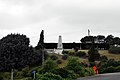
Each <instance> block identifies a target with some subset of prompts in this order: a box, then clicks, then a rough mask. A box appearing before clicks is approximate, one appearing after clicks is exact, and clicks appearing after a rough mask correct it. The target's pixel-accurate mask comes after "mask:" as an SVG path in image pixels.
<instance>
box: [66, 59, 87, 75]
mask: <svg viewBox="0 0 120 80" xmlns="http://www.w3.org/2000/svg"><path fill="white" fill-rule="evenodd" d="M65 67H66V69H68V70H72V71H74V72H75V73H76V74H79V75H80V76H81V74H84V71H85V67H84V66H83V65H81V64H80V63H79V61H78V58H72V57H71V58H70V59H69V61H68V63H67V65H66V66H65Z"/></svg>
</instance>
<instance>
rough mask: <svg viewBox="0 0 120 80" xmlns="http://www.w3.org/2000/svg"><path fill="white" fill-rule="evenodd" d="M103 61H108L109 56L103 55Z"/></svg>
mask: <svg viewBox="0 0 120 80" xmlns="http://www.w3.org/2000/svg"><path fill="white" fill-rule="evenodd" d="M100 59H101V61H107V60H108V58H107V56H101V58H100Z"/></svg>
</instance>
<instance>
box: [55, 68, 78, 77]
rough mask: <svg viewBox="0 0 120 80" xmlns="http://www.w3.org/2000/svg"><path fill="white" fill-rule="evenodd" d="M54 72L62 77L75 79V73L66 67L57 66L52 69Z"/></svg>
mask: <svg viewBox="0 0 120 80" xmlns="http://www.w3.org/2000/svg"><path fill="white" fill-rule="evenodd" d="M53 73H54V74H56V75H60V76H61V77H62V78H69V79H75V78H77V77H76V74H75V73H74V72H73V71H70V70H68V69H66V68H58V69H55V70H54V71H53Z"/></svg>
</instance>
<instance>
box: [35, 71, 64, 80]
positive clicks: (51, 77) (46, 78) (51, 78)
mask: <svg viewBox="0 0 120 80" xmlns="http://www.w3.org/2000/svg"><path fill="white" fill-rule="evenodd" d="M36 80H63V79H62V77H61V76H60V75H56V74H53V73H51V72H46V73H45V74H37V79H36Z"/></svg>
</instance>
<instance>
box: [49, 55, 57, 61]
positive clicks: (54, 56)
mask: <svg viewBox="0 0 120 80" xmlns="http://www.w3.org/2000/svg"><path fill="white" fill-rule="evenodd" d="M50 58H51V59H52V60H57V59H58V57H57V56H56V55H51V56H50Z"/></svg>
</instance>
